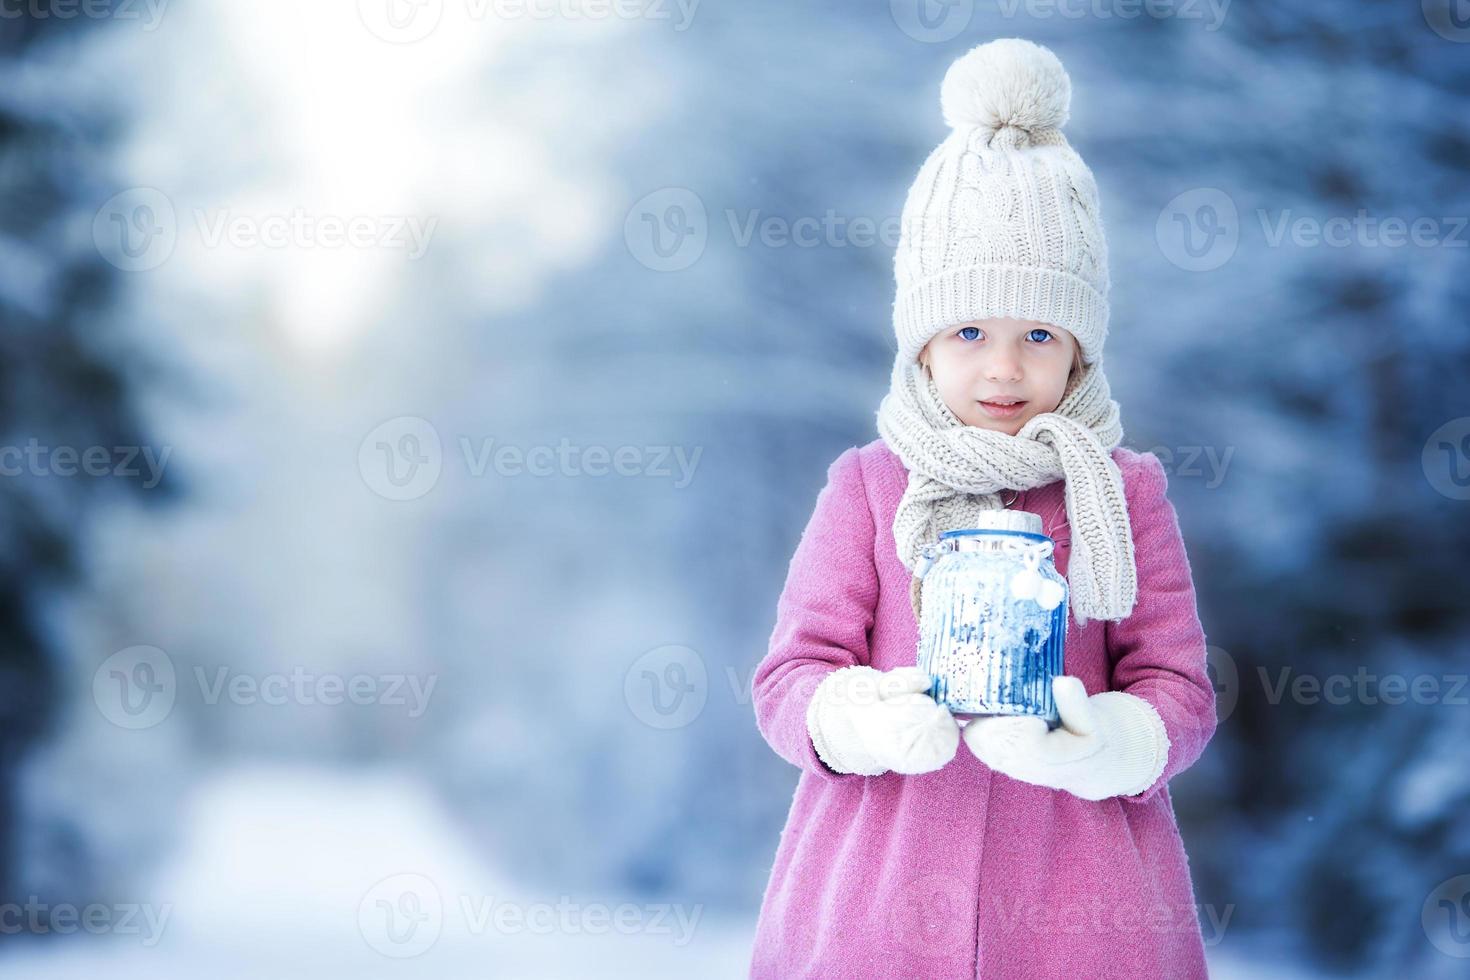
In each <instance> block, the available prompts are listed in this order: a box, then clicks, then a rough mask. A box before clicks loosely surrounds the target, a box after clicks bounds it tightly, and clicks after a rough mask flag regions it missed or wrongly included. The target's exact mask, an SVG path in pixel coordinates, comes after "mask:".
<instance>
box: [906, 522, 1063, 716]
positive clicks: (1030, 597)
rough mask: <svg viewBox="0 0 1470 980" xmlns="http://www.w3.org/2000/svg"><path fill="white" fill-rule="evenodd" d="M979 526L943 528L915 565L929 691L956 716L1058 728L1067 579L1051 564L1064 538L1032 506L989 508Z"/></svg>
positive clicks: (921, 657)
mask: <svg viewBox="0 0 1470 980" xmlns="http://www.w3.org/2000/svg"><path fill="white" fill-rule="evenodd" d="M977 523H978V524H980V525H982V526H980V527H975V528H967V529H964V530H955V531H945V532H944V533H942V534H941V535H940V536H939V541H938V542H936V543H935V544H931V545H929V546H928V547H927V548H925V549H924V557H923V559H922V560H921V561H920V563H919V566H918V567H917V568H916V569H915V573H916V574H917V575H919V577H920V578H921V579H922V585H921V588H922V592H921V599H920V622H919V651H918V665H919V667H920V668H921V669H922V670H924V671H925V672H927V673H928V674H930V675H931V676H932V677H933V684H932V685H931V687H930V689H929V694H930V695H931V696H932V697H933V698H934V700H936V701H938V702H939V703H940V704H942V705H944V706H945V707H947V708H948V709H949V710H950V712H951V713H953V714H954V715H955V716H956V717H960V718H974V717H978V716H982V715H1035V716H1037V717H1040V718H1044V719H1046V721H1047V724H1048V725H1050V726H1051V727H1056V726H1057V725H1058V724H1060V718H1059V716H1058V714H1057V708H1056V703H1055V699H1054V698H1053V697H1052V689H1051V683H1052V678H1053V677H1055V676H1056V675H1058V674H1060V673H1062V659H1063V651H1064V649H1065V646H1066V639H1067V580H1066V579H1065V578H1063V577H1062V575H1061V574H1060V573H1059V572H1058V571H1057V570H1056V566H1055V565H1054V564H1053V562H1052V552H1053V550H1054V548H1055V543H1054V542H1053V541H1052V539H1051V538H1049V537H1047V536H1046V535H1044V534H1042V533H1041V517H1040V516H1039V515H1037V514H1032V513H1030V512H1028V511H1017V510H996V511H987V512H986V513H985V514H984V515H982V517H981V519H980V520H979V521H977Z"/></svg>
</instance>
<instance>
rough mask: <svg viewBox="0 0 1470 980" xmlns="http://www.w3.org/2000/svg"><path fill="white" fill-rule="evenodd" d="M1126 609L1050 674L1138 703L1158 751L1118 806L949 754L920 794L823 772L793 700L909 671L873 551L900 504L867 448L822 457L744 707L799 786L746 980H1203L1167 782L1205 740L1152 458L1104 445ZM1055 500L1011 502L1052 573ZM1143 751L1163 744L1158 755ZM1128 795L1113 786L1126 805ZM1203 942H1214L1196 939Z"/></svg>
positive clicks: (905, 644) (1200, 669) (879, 551)
mask: <svg viewBox="0 0 1470 980" xmlns="http://www.w3.org/2000/svg"><path fill="white" fill-rule="evenodd" d="M1110 455H1111V458H1112V460H1113V461H1114V463H1115V464H1116V465H1117V467H1118V470H1119V472H1120V473H1121V475H1122V479H1123V487H1124V491H1125V495H1126V499H1127V506H1128V512H1129V519H1130V523H1129V526H1130V528H1131V533H1132V540H1133V547H1134V553H1135V554H1136V555H1137V556H1138V561H1137V566H1138V600H1137V603H1136V605H1135V607H1134V610H1133V613H1132V615H1130V616H1129V617H1128V618H1127V619H1125V620H1123V621H1122V622H1120V623H1110V622H1106V621H1102V620H1095V621H1092V622H1090V623H1088V624H1086V625H1085V626H1082V625H1079V624H1078V623H1077V622H1076V621H1075V617H1074V618H1073V621H1071V622H1069V624H1068V635H1067V645H1066V650H1065V653H1064V667H1065V671H1066V673H1067V674H1069V675H1072V676H1075V677H1077V678H1078V679H1079V680H1080V681H1081V682H1082V684H1083V686H1084V687H1085V689H1086V691H1087V693H1088V694H1089V695H1092V694H1097V693H1101V692H1104V691H1110V690H1112V691H1123V692H1126V693H1128V694H1130V695H1132V696H1134V697H1137V698H1140V699H1142V700H1144V701H1147V702H1148V704H1149V705H1150V706H1151V707H1152V708H1153V709H1154V710H1155V711H1156V712H1157V714H1158V716H1159V719H1160V721H1161V723H1162V725H1163V727H1164V731H1165V733H1166V734H1167V743H1168V748H1167V752H1166V754H1165V756H1164V758H1163V759H1162V760H1160V761H1161V762H1162V768H1158V769H1157V771H1156V772H1155V771H1154V769H1155V768H1156V767H1150V772H1149V774H1148V775H1149V776H1150V777H1153V778H1152V779H1151V781H1150V783H1149V785H1147V786H1146V787H1144V788H1143V789H1142V791H1141V792H1139V793H1137V794H1136V795H1131V796H1116V797H1109V798H1106V799H1102V800H1095V801H1093V800H1084V799H1080V798H1078V797H1077V796H1075V795H1073V794H1071V793H1068V792H1066V791H1063V790H1055V789H1049V788H1046V787H1043V786H1036V785H1032V784H1030V783H1026V782H1023V781H1020V780H1016V779H1012V778H1011V777H1009V776H1006V775H1004V774H1002V773H1000V772H997V771H995V770H992V769H990V768H989V767H987V766H986V765H985V764H984V763H983V762H981V761H980V760H979V759H977V758H976V757H975V756H974V754H973V753H972V752H970V751H969V750H967V749H964V748H961V750H960V751H959V752H957V753H956V754H955V756H954V758H953V759H952V760H951V761H950V762H949V763H948V764H947V765H945V766H944V767H943V768H941V769H939V770H937V771H934V772H929V773H924V774H923V775H916V776H909V775H901V774H899V773H895V772H887V773H884V774H881V775H872V776H865V775H858V774H856V773H839V772H835V771H833V770H832V769H830V768H828V767H827V765H826V764H825V763H824V762H823V761H822V759H821V757H820V756H819V755H818V754H817V751H816V749H815V747H814V746H813V744H812V739H811V734H810V732H809V731H808V727H807V711H808V707H809V705H810V702H811V699H812V695H813V691H814V690H815V689H816V688H817V686H818V685H819V684H821V682H822V680H823V679H824V678H826V677H827V676H829V675H830V674H831V673H833V672H834V671H836V670H839V669H841V668H843V667H850V666H854V665H862V666H869V667H872V668H874V669H875V670H881V671H888V670H893V669H895V668H898V667H903V666H910V667H911V666H913V665H914V664H915V662H916V651H917V646H918V635H919V634H918V625H917V622H916V620H915V618H914V614H913V609H912V606H911V605H910V603H909V598H908V583H909V580H910V578H911V573H910V572H909V570H908V569H907V568H906V567H904V564H903V562H902V561H900V560H899V557H898V553H897V550H896V544H895V541H894V538H893V535H892V534H890V533H889V528H890V527H891V526H892V523H893V520H894V515H895V512H896V511H897V509H898V506H899V503H900V501H901V499H902V498H903V496H904V492H905V488H906V486H907V484H908V479H909V477H908V473H907V472H906V470H905V468H904V465H903V462H902V461H901V460H900V459H899V458H898V457H897V456H896V455H894V453H893V452H892V451H890V450H889V448H888V447H887V446H886V445H885V443H884V442H883V441H882V440H881V439H875V440H873V441H872V442H871V443H869V444H868V445H866V446H864V447H862V448H861V449H858V448H852V449H849V450H847V451H846V452H844V453H842V454H841V455H840V456H839V457H838V458H837V459H836V461H835V462H833V464H832V465H831V467H830V468H829V469H828V472H827V484H826V486H825V487H824V488H823V489H822V490H821V492H820V493H819V494H817V497H816V506H815V508H814V510H813V513H812V515H811V519H810V521H809V522H808V523H807V526H806V528H805V530H804V531H803V532H802V535H801V539H800V542H799V543H798V544H797V545H796V549H795V554H794V555H793V557H792V559H791V564H790V568H789V569H788V572H787V577H786V583H785V585H784V587H783V589H782V591H781V595H780V598H779V600H778V602H777V607H776V622H775V627H774V629H773V630H772V633H771V637H770V646H769V649H768V651H767V653H766V655H765V656H764V657H763V658H762V659H761V661H760V663H759V664H757V665H756V668H755V672H754V675H753V678H752V683H751V702H752V705H753V707H754V713H755V719H756V724H757V727H758V728H759V730H760V733H761V735H762V737H763V738H764V739H765V740H766V741H767V743H768V744H769V745H770V746H771V748H772V749H773V750H774V751H775V752H776V753H777V754H778V755H779V756H780V757H781V758H783V759H785V760H786V761H788V762H790V763H791V764H792V765H794V766H796V767H798V768H799V773H800V777H799V780H798V782H797V785H796V792H795V795H794V797H793V798H792V801H791V809H790V813H789V815H788V817H787V821H786V825H785V827H784V829H783V830H782V833H781V837H780V841H779V843H778V844H777V845H776V847H775V855H774V859H773V860H772V861H771V865H770V867H771V871H770V879H769V883H768V885H767V888H766V891H765V894H764V897H763V900H762V903H761V910H760V916H759V919H758V920H757V924H756V936H755V946H754V950H753V955H752V960H751V964H750V975H751V976H752V977H756V978H780V980H787V978H791V977H842V978H844V980H870V978H871V980H877V978H888V977H925V978H926V980H964V978H976V977H979V978H984V980H989V978H1004V980H1043V978H1044V980H1052V978H1056V977H1169V978H1171V980H1197V978H1203V977H1205V976H1206V968H1205V958H1204V933H1202V929H1201V918H1200V916H1199V915H1198V913H1197V911H1196V908H1195V904H1194V903H1195V896H1194V893H1193V888H1192V884H1191V881H1190V875H1189V864H1188V860H1187V857H1186V854H1185V850H1184V843H1183V841H1182V840H1181V839H1180V836H1179V829H1178V824H1177V822H1176V820H1175V817H1174V810H1173V805H1172V802H1171V800H1170V788H1169V781H1170V780H1171V779H1173V777H1174V776H1176V775H1178V774H1179V773H1180V772H1182V771H1183V770H1185V769H1186V768H1188V767H1189V766H1191V765H1193V763H1194V762H1195V760H1196V759H1198V758H1199V756H1200V753H1201V752H1203V751H1204V748H1205V746H1206V744H1207V743H1208V742H1209V740H1210V738H1211V736H1212V734H1213V733H1214V730H1215V689H1214V687H1213V685H1212V683H1211V681H1210V677H1209V674H1208V673H1207V671H1206V661H1205V635H1204V631H1203V629H1202V627H1201V625H1200V621H1199V617H1198V613H1197V611H1196V606H1195V593H1194V587H1193V583H1192V580H1191V575H1190V566H1189V561H1188V558H1187V556H1186V554H1185V550H1184V543H1183V540H1182V537H1181V535H1180V531H1179V525H1178V521H1177V519H1176V517H1175V513H1174V509H1173V507H1172V506H1171V504H1170V503H1169V500H1168V497H1167V496H1166V487H1167V479H1166V476H1165V473H1164V469H1163V466H1162V464H1161V463H1160V462H1159V460H1158V458H1157V457H1155V456H1152V455H1149V454H1146V453H1137V452H1134V451H1132V450H1130V449H1127V448H1125V447H1122V446H1119V447H1117V448H1115V449H1113V450H1112V451H1111V453H1110ZM1064 498H1065V487H1064V485H1063V481H1062V480H1057V481H1055V482H1053V483H1050V484H1047V485H1045V486H1040V487H1035V488H1033V489H1028V490H1023V491H1021V493H1020V494H1019V496H1018V499H1017V500H1016V502H1015V504H1014V505H1013V506H1014V507H1016V508H1019V509H1021V510H1026V511H1030V512H1032V513H1035V514H1038V515H1040V516H1041V518H1042V525H1043V530H1044V531H1045V532H1046V533H1047V534H1048V535H1050V536H1051V537H1052V538H1053V539H1054V540H1055V541H1056V542H1057V548H1056V552H1055V559H1056V562H1057V569H1058V571H1060V572H1062V573H1063V574H1067V573H1068V571H1069V563H1070V562H1071V560H1072V558H1073V554H1072V551H1073V549H1072V542H1073V541H1074V540H1075V537H1074V529H1072V528H1069V527H1068V522H1067V518H1066V507H1065V499H1064ZM1160 744H1162V742H1161V743H1160ZM1130 788H1131V787H1130ZM1204 923H1205V924H1206V927H1207V929H1208V933H1209V935H1210V937H1211V938H1217V936H1216V934H1217V932H1218V928H1219V926H1218V923H1216V922H1215V921H1213V920H1211V919H1209V918H1205V919H1204Z"/></svg>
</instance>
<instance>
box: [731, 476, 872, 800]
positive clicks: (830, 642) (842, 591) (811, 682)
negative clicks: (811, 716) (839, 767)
mask: <svg viewBox="0 0 1470 980" xmlns="http://www.w3.org/2000/svg"><path fill="white" fill-rule="evenodd" d="M873 541H874V526H873V516H872V512H871V510H870V509H869V506H868V499H867V490H866V488H865V487H864V485H863V474H862V461H861V459H860V458H859V456H858V449H857V447H853V448H851V449H848V450H846V451H844V452H843V453H842V455H841V456H838V457H837V459H836V460H834V461H833V463H832V465H831V466H830V467H828V469H827V485H826V486H825V487H823V488H822V491H821V492H820V493H819V494H818V495H817V504H816V508H815V510H814V511H813V513H812V516H811V519H810V520H809V521H808V522H807V526H806V529H805V530H804V531H803V532H802V535H801V540H800V542H799V543H798V544H797V546H796V553H795V554H794V555H793V556H792V559H791V565H790V567H789V569H788V570H787V574H786V585H785V586H784V588H783V589H782V591H781V596H780V598H779V599H778V600H777V603H776V627H775V629H774V630H773V631H772V633H771V639H770V646H769V649H768V650H767V653H766V655H765V657H764V658H763V659H762V660H761V662H760V664H759V665H757V667H756V669H755V674H754V675H753V676H752V679H751V695H752V701H753V703H754V705H755V718H756V726H757V727H758V728H759V729H760V733H761V735H762V737H764V738H765V740H766V741H767V742H768V743H769V744H770V746H771V748H773V749H775V751H776V754H778V755H779V756H781V757H782V758H783V759H785V760H786V761H787V762H790V763H791V764H792V765H795V766H799V767H800V768H802V769H804V770H806V771H807V772H810V773H814V774H816V775H818V776H821V777H822V778H824V779H832V780H856V779H862V778H863V777H862V776H860V775H857V774H854V773H839V772H835V771H833V770H832V769H830V768H828V766H827V764H826V763H825V762H823V761H822V760H821V758H820V757H819V756H818V755H817V753H816V749H815V748H814V747H813V745H812V740H811V736H810V735H809V734H808V732H807V727H806V712H807V706H808V705H809V704H810V703H811V699H812V692H813V691H814V690H815V689H816V686H817V685H818V684H819V683H821V681H822V679H823V678H825V677H826V676H827V675H829V674H831V673H832V672H834V671H836V670H838V669H840V668H842V667H851V666H853V665H856V664H862V665H867V664H868V663H869V662H870V659H871V658H870V654H869V649H868V636H869V630H870V629H871V628H872V625H873V619H874V610H875V609H876V607H877V603H878V570H877V567H876V565H875V563H874V559H873Z"/></svg>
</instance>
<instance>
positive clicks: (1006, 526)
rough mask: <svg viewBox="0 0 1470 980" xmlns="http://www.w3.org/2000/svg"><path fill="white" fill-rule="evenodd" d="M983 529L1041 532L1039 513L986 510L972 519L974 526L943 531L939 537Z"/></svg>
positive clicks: (971, 532)
mask: <svg viewBox="0 0 1470 980" xmlns="http://www.w3.org/2000/svg"><path fill="white" fill-rule="evenodd" d="M983 531H1022V532H1025V533H1027V534H1040V533H1041V515H1040V514H1033V513H1031V512H1030V511H1029V510H986V511H981V512H980V514H979V516H977V517H976V518H975V520H974V526H973V527H969V528H960V529H956V530H953V531H944V532H942V533H941V534H940V535H939V537H940V538H949V537H958V536H960V535H963V534H974V533H976V532H983Z"/></svg>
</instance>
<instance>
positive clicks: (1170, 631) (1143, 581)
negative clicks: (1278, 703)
mask: <svg viewBox="0 0 1470 980" xmlns="http://www.w3.org/2000/svg"><path fill="white" fill-rule="evenodd" d="M1130 483H1131V485H1130V486H1128V489H1127V496H1128V519H1129V522H1130V524H1131V525H1132V528H1133V553H1134V561H1135V564H1136V567H1137V569H1138V600H1137V602H1136V604H1135V605H1134V607H1133V612H1132V613H1131V614H1130V615H1129V616H1128V617H1127V618H1125V619H1124V620H1122V621H1121V622H1108V623H1107V625H1106V637H1107V650H1108V660H1109V663H1110V664H1111V666H1112V688H1113V690H1117V691H1126V692H1127V693H1129V694H1133V695H1136V696H1137V697H1140V698H1143V699H1144V700H1145V701H1147V702H1148V703H1149V704H1151V705H1153V707H1154V710H1155V711H1157V712H1158V713H1159V717H1160V718H1161V719H1162V720H1163V722H1164V731H1165V733H1166V734H1167V735H1168V738H1169V748H1168V758H1167V761H1166V762H1165V764H1164V768H1163V771H1162V772H1161V773H1160V774H1159V777H1158V778H1157V779H1156V780H1154V782H1153V783H1152V784H1150V785H1149V787H1148V788H1147V789H1145V790H1144V791H1143V792H1141V793H1136V794H1134V795H1132V796H1123V797H1119V798H1120V799H1122V800H1125V801H1128V802H1130V803H1146V802H1148V801H1149V800H1151V799H1153V797H1154V796H1156V795H1157V794H1158V793H1159V791H1160V790H1161V789H1163V787H1164V786H1165V785H1166V784H1167V783H1168V781H1169V780H1170V779H1171V778H1173V777H1174V775H1175V774H1176V773H1179V772H1181V771H1183V770H1185V769H1187V768H1189V767H1190V766H1191V765H1193V764H1194V761H1195V760H1196V759H1198V758H1199V757H1200V753H1202V752H1203V751H1204V748H1205V745H1206V744H1207V743H1208V742H1209V740H1210V738H1211V736H1213V735H1214V733H1215V686H1214V684H1213V682H1212V681H1211V680H1210V677H1209V673H1208V672H1207V670H1206V668H1205V654H1206V651H1205V634H1204V629H1203V627H1202V626H1201V625H1200V619H1199V610H1198V608H1197V607H1196V605H1195V594H1194V582H1193V579H1192V578H1191V575H1190V568H1189V558H1188V556H1187V555H1186V553H1185V550H1184V539H1183V537H1182V535H1181V534H1180V532H1179V520H1178V517H1177V515H1176V514H1175V512H1174V506H1173V505H1172V504H1171V503H1170V502H1169V498H1168V497H1167V496H1165V493H1164V491H1165V489H1166V488H1167V486H1168V479H1167V477H1166V476H1165V474H1164V465H1163V464H1162V463H1161V462H1159V458H1158V457H1157V456H1155V455H1153V454H1152V453H1142V454H1140V461H1139V463H1138V466H1137V470H1136V472H1135V475H1134V478H1133V480H1132V481H1130Z"/></svg>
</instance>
